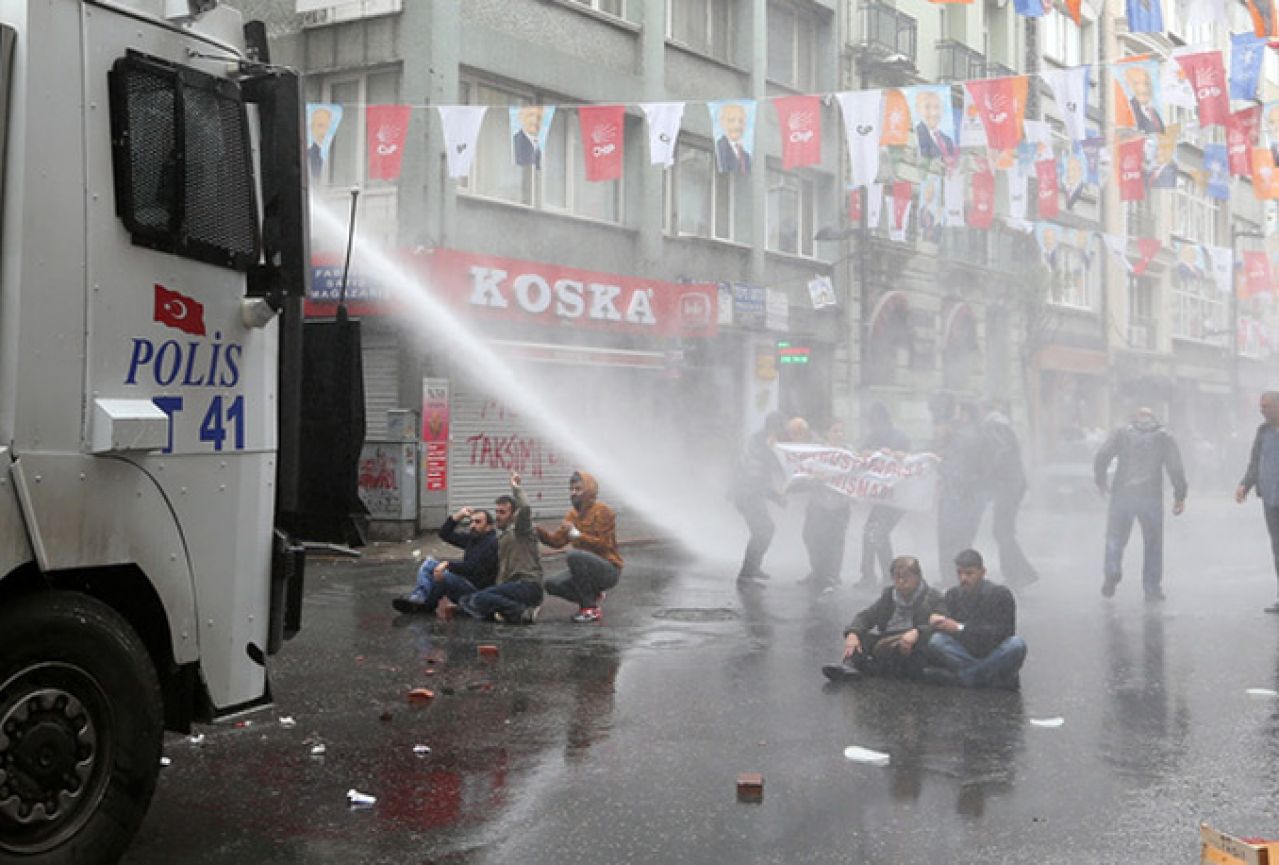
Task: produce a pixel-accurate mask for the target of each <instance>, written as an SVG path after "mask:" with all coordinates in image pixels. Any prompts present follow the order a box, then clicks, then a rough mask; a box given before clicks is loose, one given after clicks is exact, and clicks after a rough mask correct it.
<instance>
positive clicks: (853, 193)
mask: <svg viewBox="0 0 1279 865" xmlns="http://www.w3.org/2000/svg"><path fill="white" fill-rule="evenodd" d="M848 221H849V222H850V223H852V224H853V225H861V224H862V191H861V190H860V189H849V190H848Z"/></svg>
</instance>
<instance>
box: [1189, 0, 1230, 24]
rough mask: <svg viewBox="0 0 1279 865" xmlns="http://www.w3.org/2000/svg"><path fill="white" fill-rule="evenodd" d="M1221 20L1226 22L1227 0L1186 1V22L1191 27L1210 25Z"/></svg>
mask: <svg viewBox="0 0 1279 865" xmlns="http://www.w3.org/2000/svg"><path fill="white" fill-rule="evenodd" d="M1218 21H1220V22H1221V23H1223V24H1224V23H1226V21H1227V12H1226V0H1188V2H1187V3H1186V24H1187V25H1188V26H1190V27H1198V26H1202V25H1210V24H1214V23H1216V22H1218Z"/></svg>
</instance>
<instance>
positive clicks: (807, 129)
mask: <svg viewBox="0 0 1279 865" xmlns="http://www.w3.org/2000/svg"><path fill="white" fill-rule="evenodd" d="M773 107H774V108H775V109H776V110H777V123H778V125H779V126H781V129H782V168H784V169H786V170H787V171H790V170H791V169H792V168H802V167H803V166H805V165H816V164H818V163H819V162H821V161H822V102H821V97H820V96H779V97H778V98H776V99H774V100H773Z"/></svg>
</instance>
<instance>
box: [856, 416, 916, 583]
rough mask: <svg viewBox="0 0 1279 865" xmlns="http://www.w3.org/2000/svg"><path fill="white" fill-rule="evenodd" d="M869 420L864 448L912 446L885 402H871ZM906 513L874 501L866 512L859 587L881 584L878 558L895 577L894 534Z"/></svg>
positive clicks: (896, 449) (887, 573) (902, 448)
mask: <svg viewBox="0 0 1279 865" xmlns="http://www.w3.org/2000/svg"><path fill="white" fill-rule="evenodd" d="M866 421H867V426H868V427H869V428H868V430H867V432H866V435H865V437H864V438H863V439H862V448H861V449H862V450H863V451H879V450H887V451H894V452H905V451H908V450H910V439H908V438H907V437H906V434H905V433H904V432H902V431H901V430H899V429H898V428H897V427H896V426H894V425H893V419H892V417H890V416H889V414H888V409H887V408H886V407H885V406H884V404H883V403H882V402H877V403H874V404H872V405H871V407H870V410H869V411H868V412H867V416H866ZM903 513H905V512H904V511H902V510H901V509H900V508H894V507H892V506H890V505H871V508H870V513H869V514H867V515H866V524H865V525H864V526H863V527H862V578H861V581H860V582H859V583H858V584H857V588H860V589H874V588H877V587H878V586H879V578H878V577H877V576H876V575H875V562H876V560H878V562H879V566H880V568H881V569H882V570H883V576H884V580H885V581H888V580H890V579H892V573H891V570H890V566H891V563H892V561H893V538H892V535H893V529H894V528H895V527H896V525H897V523H898V521H900V520H901V518H902V514H903Z"/></svg>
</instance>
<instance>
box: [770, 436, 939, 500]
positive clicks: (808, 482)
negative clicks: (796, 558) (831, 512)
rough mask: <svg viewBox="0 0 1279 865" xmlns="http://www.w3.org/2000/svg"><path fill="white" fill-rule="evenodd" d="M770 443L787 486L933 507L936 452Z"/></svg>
mask: <svg viewBox="0 0 1279 865" xmlns="http://www.w3.org/2000/svg"><path fill="white" fill-rule="evenodd" d="M773 447H774V449H775V450H776V451H777V454H778V457H779V458H780V460H781V463H782V467H783V468H784V469H785V471H786V488H787V490H794V491H802V490H804V489H810V490H811V489H815V488H825V489H828V490H833V491H834V492H837V493H839V494H840V495H843V496H847V497H848V498H850V499H856V500H860V501H865V502H869V503H871V504H883V505H892V506H893V507H895V508H901V509H902V510H907V511H927V510H930V509H931V508H932V507H933V492H934V488H935V486H936V483H937V466H938V464H939V463H940V462H941V458H940V457H938V456H937V455H936V454H932V453H904V452H901V451H890V450H882V449H881V450H873V451H850V450H845V449H844V448H837V447H831V446H829V445H818V444H778V445H774V446H773Z"/></svg>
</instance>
